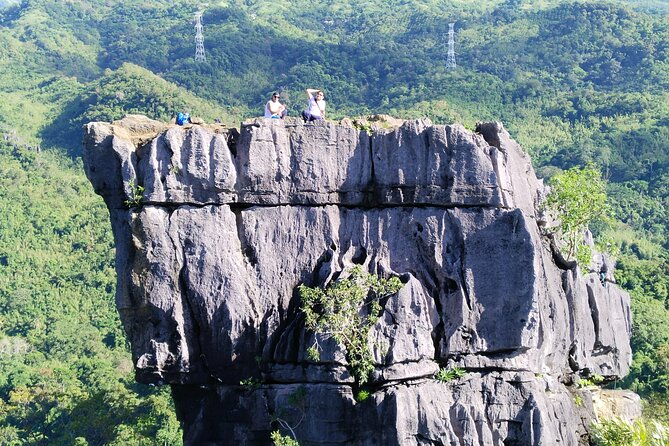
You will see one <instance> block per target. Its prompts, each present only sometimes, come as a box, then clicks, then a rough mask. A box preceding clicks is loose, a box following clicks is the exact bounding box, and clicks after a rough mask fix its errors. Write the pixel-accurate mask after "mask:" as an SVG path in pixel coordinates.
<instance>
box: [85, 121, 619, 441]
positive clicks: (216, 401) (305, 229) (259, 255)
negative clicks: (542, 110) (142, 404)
mask: <svg viewBox="0 0 669 446" xmlns="http://www.w3.org/2000/svg"><path fill="white" fill-rule="evenodd" d="M84 167H85V170H86V174H87V176H88V178H89V179H90V181H91V183H92V184H93V187H94V188H95V191H96V192H97V193H98V194H100V195H101V196H102V197H103V198H104V199H105V202H106V204H107V206H108V208H109V212H110V218H111V222H112V227H113V232H114V238H115V244H116V271H117V274H118V281H117V291H116V304H117V306H118V310H119V312H120V315H121V320H122V322H123V324H124V326H125V329H126V332H127V334H128V339H129V340H130V344H131V350H132V355H133V360H134V362H135V369H136V375H137V379H138V380H139V381H141V382H144V383H155V384H170V385H171V386H172V391H173V396H174V400H175V404H176V407H177V412H178V416H179V418H180V419H181V421H182V423H183V425H184V443H185V444H187V445H225V444H247V445H256V444H257V445H267V444H271V441H270V432H272V431H274V430H276V429H281V430H282V432H283V433H284V434H290V435H293V434H294V435H295V437H297V439H298V440H299V441H300V443H301V444H304V445H306V444H318V445H415V444H420V445H438V444H454V445H455V444H457V445H481V446H483V445H485V446H489V445H506V446H508V445H558V444H559V445H578V444H584V443H585V444H587V428H588V424H589V422H590V421H591V420H592V419H594V417H595V416H596V415H595V413H594V409H593V404H592V397H591V393H590V392H587V391H584V390H582V389H578V388H577V386H575V385H574V384H575V382H576V381H577V379H578V378H579V377H582V378H587V377H591V376H594V375H601V376H603V377H605V378H607V379H615V378H617V377H621V376H624V375H625V374H626V373H627V371H628V367H629V364H630V361H631V351H630V344H629V337H630V330H631V320H630V308H629V297H628V295H627V294H626V293H624V292H622V291H621V290H620V289H619V288H617V287H616V286H615V285H614V284H613V278H612V277H611V276H610V275H611V274H612V269H613V268H611V267H610V265H608V266H606V267H603V268H602V271H605V272H606V274H608V275H609V277H608V279H609V280H600V275H599V271H598V272H584V271H579V270H578V269H566V270H565V269H561V268H560V267H559V266H558V265H557V264H556V263H555V261H554V257H553V253H552V252H551V248H550V244H549V242H548V241H547V240H545V238H544V237H542V235H541V233H540V230H539V224H540V221H539V220H540V216H539V214H538V212H537V207H538V203H539V200H540V197H541V195H542V194H543V193H544V188H543V185H542V183H541V182H540V181H538V180H537V178H536V177H535V174H534V171H533V169H532V166H531V163H530V161H529V158H528V157H527V156H525V155H524V153H523V151H522V150H521V148H520V147H519V146H518V144H517V143H515V142H514V141H513V140H512V139H511V138H510V137H509V134H508V133H507V132H506V130H505V129H504V128H503V127H502V125H501V124H499V123H485V124H480V125H479V127H478V128H477V131H476V132H471V131H468V130H466V129H465V128H464V127H462V126H459V125H446V126H444V125H433V124H432V123H430V122H429V121H428V120H414V121H406V122H404V123H403V124H402V125H401V126H396V127H392V128H388V129H381V128H379V129H376V130H374V131H373V132H372V131H370V132H368V131H360V130H357V129H355V128H353V127H350V126H342V125H336V124H334V123H317V124H302V123H294V124H293V123H290V122H284V121H282V120H258V121H254V122H252V123H248V124H244V125H242V127H241V130H240V132H239V134H238V135H235V137H234V138H231V135H230V134H229V132H227V131H226V130H225V129H221V128H216V127H206V126H197V125H195V126H189V127H186V128H184V127H179V126H170V125H167V124H163V123H159V122H156V121H151V120H149V119H147V118H144V117H140V116H129V117H126V118H124V119H123V120H121V121H117V122H114V123H111V124H109V123H100V122H95V123H90V124H87V125H86V126H85V136H84ZM601 262H607V260H606V259H605V258H604V257H602V260H601ZM354 265H360V266H361V267H362V268H363V269H364V270H365V271H368V272H370V273H373V274H378V275H381V276H384V277H388V276H390V275H393V276H397V277H400V278H401V280H402V282H403V287H402V288H401V290H400V291H399V292H397V293H396V294H394V295H392V296H391V297H390V298H388V299H386V300H383V301H382V305H383V306H382V313H381V317H380V318H379V320H378V322H377V323H376V324H375V325H374V326H373V327H372V329H371V332H370V334H369V345H370V348H371V349H372V351H373V359H374V366H375V367H374V371H373V372H372V374H371V376H370V382H369V383H368V386H367V387H366V389H367V390H368V391H369V393H370V396H369V397H368V398H367V399H365V400H363V401H358V399H360V398H358V399H356V398H355V390H354V389H355V383H354V379H353V377H352V376H351V374H350V372H349V369H348V368H347V365H348V364H347V363H346V357H345V355H344V354H343V352H342V351H341V349H340V348H338V347H337V345H336V344H334V343H333V342H330V343H326V344H325V349H324V351H323V354H322V355H321V357H320V359H318V360H313V359H310V358H309V356H308V355H307V354H306V350H307V348H308V347H309V346H310V345H311V342H312V341H313V336H314V334H313V333H311V332H309V331H308V330H305V328H304V317H303V313H301V312H300V311H299V305H300V297H299V293H298V292H297V287H298V286H299V285H300V284H306V285H308V286H325V285H327V284H328V283H330V282H331V281H332V280H333V279H334V278H336V277H337V276H338V275H339V274H340V273H342V272H346V271H348V270H350V269H351V268H352V267H353V266H354ZM440 368H442V369H451V370H453V369H455V368H457V369H458V370H459V369H461V370H462V371H463V372H464V374H463V375H462V376H461V377H459V378H456V379H453V380H451V381H447V382H443V381H440V380H437V379H435V373H437V372H438V371H439V370H440ZM240 381H244V382H245V383H246V385H240Z"/></svg>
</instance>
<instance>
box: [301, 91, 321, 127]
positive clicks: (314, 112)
mask: <svg viewBox="0 0 669 446" xmlns="http://www.w3.org/2000/svg"><path fill="white" fill-rule="evenodd" d="M307 97H308V98H309V104H307V109H306V110H304V111H303V112H302V119H304V122H311V121H316V120H318V119H325V94H324V93H323V91H321V90H316V89H313V88H307Z"/></svg>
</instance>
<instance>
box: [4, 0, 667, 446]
mask: <svg viewBox="0 0 669 446" xmlns="http://www.w3.org/2000/svg"><path fill="white" fill-rule="evenodd" d="M200 7H202V8H203V9H202V10H203V16H202V17H203V24H204V37H205V50H206V56H207V60H206V62H196V61H195V60H194V57H193V56H194V52H195V44H194V30H193V26H194V22H193V17H194V13H195V12H196V11H197V10H198V8H200ZM450 22H455V29H456V35H455V39H456V52H457V53H456V60H457V63H458V67H457V68H456V69H455V70H448V69H446V56H447V54H446V53H447V33H448V23H450ZM307 87H314V88H322V89H324V90H325V92H326V95H327V100H328V109H329V116H330V117H331V118H332V119H339V118H343V117H346V116H360V115H365V114H370V113H388V114H391V115H394V116H397V117H423V116H426V117H429V118H431V119H432V120H433V121H434V122H436V123H451V122H461V123H464V124H465V125H466V126H467V127H469V128H473V127H474V125H475V123H476V122H477V121H484V120H500V121H502V122H504V124H505V126H506V128H507V129H508V130H509V131H510V133H511V134H512V136H513V137H514V138H515V139H517V140H518V141H519V142H520V143H521V144H522V145H523V147H524V148H525V149H526V150H527V151H528V152H529V154H530V155H531V156H532V158H533V162H534V165H535V168H536V169H537V171H538V173H539V174H540V175H541V176H544V177H547V178H549V177H551V176H552V175H554V174H555V173H557V172H560V171H562V170H566V169H568V168H571V167H574V166H584V165H586V164H588V163H593V164H594V165H595V166H597V168H598V169H600V171H601V173H602V175H603V176H604V178H605V179H606V180H607V181H608V191H607V192H608V195H609V200H610V204H611V207H612V209H613V214H614V217H615V218H614V219H613V221H611V222H610V223H609V224H607V225H598V226H597V227H595V228H592V229H593V231H594V232H595V235H596V237H597V240H598V241H599V243H600V244H601V246H602V247H603V248H605V249H606V250H607V251H609V252H611V253H612V254H613V255H614V256H615V257H616V259H617V261H618V269H617V271H616V279H617V281H618V283H619V284H620V285H621V286H622V287H624V288H625V289H626V290H628V291H629V292H630V294H631V296H632V297H633V303H632V305H633V313H634V334H633V339H632V344H633V348H634V352H635V353H634V363H633V366H632V373H631V374H630V375H629V376H628V377H627V378H625V380H624V381H623V382H621V383H614V384H615V385H617V386H625V387H627V388H631V389H634V390H635V391H637V392H639V393H640V394H641V395H642V396H643V397H644V399H645V401H646V402H647V404H648V405H650V407H651V410H649V411H648V413H652V414H653V416H654V417H656V418H658V419H661V420H663V421H664V422H669V406H668V405H667V403H666V401H667V399H669V254H668V253H669V223H668V222H669V0H637V1H632V0H630V1H625V2H616V3H603V2H598V1H597V2H595V1H592V2H587V1H586V2H572V1H562V0H536V1H530V0H506V1H502V0H480V1H477V2H473V1H466V0H452V1H448V2H444V1H435V0H422V1H419V0H363V1H356V2H353V1H351V0H325V1H323V2H319V3H315V2H314V3H307V2H297V1H288V0H275V1H273V2H263V1H254V0H229V1H210V2H208V4H207V6H206V8H204V6H201V5H199V4H198V3H197V2H188V3H179V4H176V3H175V2H173V1H167V0H151V1H144V2H120V1H117V0H88V1H83V0H60V1H59V0H23V1H7V0H0V136H1V137H2V139H0V446H1V445H47V444H48V445H72V444H75V445H91V446H92V445H109V444H115V445H121V444H123V445H132V444H137V445H145V444H146V445H154V444H156V445H164V444H167V445H176V444H180V432H179V427H178V423H177V421H176V419H175V416H174V413H173V408H172V407H171V403H170V399H169V393H168V392H167V391H166V390H165V389H163V388H152V387H146V386H140V385H138V384H135V383H134V381H133V375H132V364H131V360H130V355H129V353H128V350H127V346H126V340H125V337H124V334H123V332H122V329H121V327H120V323H119V320H118V316H117V314H116V311H115V308H114V285H115V284H114V279H113V278H114V271H113V243H112V240H111V234H110V232H111V231H110V229H109V223H108V216H107V213H106V210H105V209H104V204H103V203H102V200H101V198H99V197H97V196H96V195H94V194H93V192H92V188H91V187H90V185H89V184H88V182H87V180H86V179H85V177H84V174H83V169H82V167H81V161H80V155H81V153H80V152H81V148H80V141H81V136H82V133H81V126H82V124H83V123H85V122H88V121H91V120H105V121H109V120H112V119H117V118H120V117H122V116H123V115H124V114H125V113H143V114H146V115H148V116H150V117H152V118H155V119H162V120H168V119H170V117H171V116H172V115H173V114H174V113H175V112H176V111H180V110H188V111H190V112H191V114H194V115H197V116H200V117H202V118H204V119H205V120H207V121H211V120H213V119H215V118H219V119H221V120H222V121H223V122H225V123H227V124H228V125H230V126H236V125H238V123H239V122H240V121H241V120H243V119H245V118H248V117H252V116H258V115H260V114H261V112H262V107H263V104H264V102H265V101H266V100H267V99H268V97H269V95H270V93H271V92H272V91H275V90H281V91H282V97H283V98H284V99H285V100H286V102H287V105H288V107H289V113H290V114H292V115H297V114H298V113H299V110H300V109H301V108H302V107H303V106H304V93H303V91H304V89H305V88H307Z"/></svg>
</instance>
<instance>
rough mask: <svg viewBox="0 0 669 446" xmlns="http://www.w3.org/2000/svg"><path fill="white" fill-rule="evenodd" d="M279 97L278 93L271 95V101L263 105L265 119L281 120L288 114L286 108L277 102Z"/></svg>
mask: <svg viewBox="0 0 669 446" xmlns="http://www.w3.org/2000/svg"><path fill="white" fill-rule="evenodd" d="M279 99H281V95H280V94H279V93H278V92H274V94H272V99H270V100H269V101H267V104H265V117H266V118H272V119H283V118H285V117H286V114H287V113H288V109H286V106H285V105H283V104H282V103H281V102H279Z"/></svg>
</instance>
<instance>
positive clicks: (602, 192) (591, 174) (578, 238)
mask: <svg viewBox="0 0 669 446" xmlns="http://www.w3.org/2000/svg"><path fill="white" fill-rule="evenodd" d="M550 186H551V191H550V193H549V194H548V196H547V197H546V200H545V201H544V202H543V205H544V207H545V209H546V210H547V211H548V213H549V214H550V215H551V216H552V217H553V218H555V219H557V221H558V224H557V225H556V226H555V227H549V228H547V230H548V231H554V232H555V233H557V235H558V237H559V238H560V239H561V240H562V241H563V242H564V243H565V245H566V254H567V256H566V257H567V260H570V259H576V260H577V261H578V263H579V264H580V265H581V267H582V268H584V269H587V268H589V266H590V261H591V258H592V250H591V249H590V246H588V245H587V244H586V243H585V238H584V233H585V231H586V230H587V229H588V228H589V227H590V226H591V225H592V223H593V222H595V221H596V220H600V221H602V220H604V219H605V218H606V217H607V214H608V206H607V204H606V189H605V184H604V181H602V177H601V175H600V173H599V171H598V170H597V169H596V168H595V167H594V166H592V165H588V166H586V167H584V168H582V169H580V168H577V167H573V168H571V169H569V170H567V171H565V172H561V173H559V174H557V175H555V176H553V177H552V178H551V181H550Z"/></svg>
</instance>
